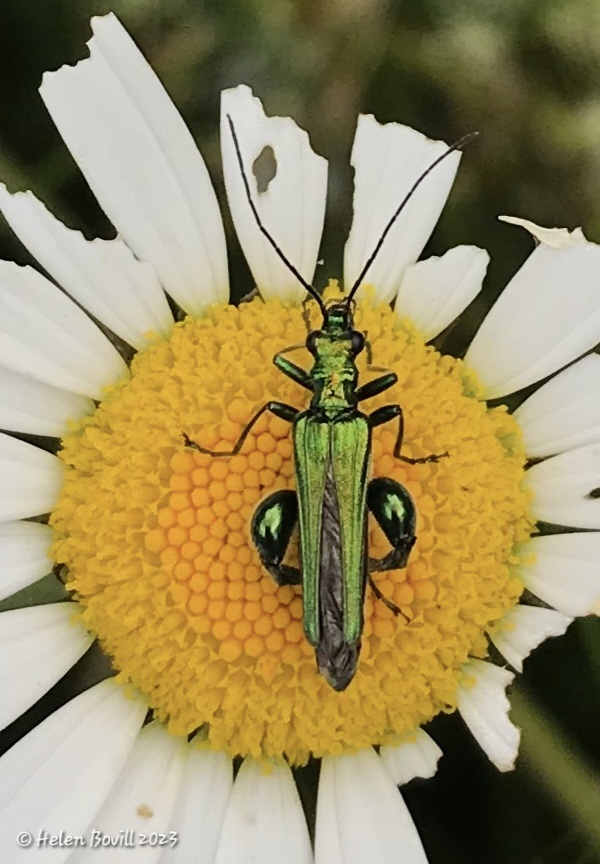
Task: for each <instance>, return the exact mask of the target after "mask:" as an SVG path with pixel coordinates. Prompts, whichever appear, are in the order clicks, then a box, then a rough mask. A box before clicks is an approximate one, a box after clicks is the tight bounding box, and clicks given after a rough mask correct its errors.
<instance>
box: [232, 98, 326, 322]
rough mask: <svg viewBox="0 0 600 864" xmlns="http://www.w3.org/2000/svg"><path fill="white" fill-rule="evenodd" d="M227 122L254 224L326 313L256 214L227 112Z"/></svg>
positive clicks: (235, 135)
mask: <svg viewBox="0 0 600 864" xmlns="http://www.w3.org/2000/svg"><path fill="white" fill-rule="evenodd" d="M227 122H228V123H229V128H230V129H231V137H232V138H233V146H234V147H235V154H236V156H237V161H238V165H239V166H240V173H241V175H242V180H243V182H244V189H245V190H246V198H247V199H248V204H249V205H250V209H251V210H252V213H253V215H254V218H255V220H256V224H257V225H258V227H259V229H260V231H261V233H262V234H263V235H264V236H265V237H266V238H267V240H268V241H269V243H270V244H271V246H272V247H273V249H274V250H275V252H276V253H277V254H278V255H279V257H280V258H281V260H282V261H283V263H284V264H285V266H286V267H287V268H288V270H289V271H290V273H293V274H294V276H295V277H296V279H297V280H298V282H300V284H301V285H302V287H303V288H305V289H306V291H308V293H309V294H310V296H311V297H312V298H313V299H314V300H316V301H317V303H318V304H319V308H320V309H321V312H322V313H323V315H325V314H326V309H325V304H324V303H323V301H322V300H321V297H320V296H319V294H318V293H317V291H316V289H315V288H314V287H313V286H312V285H311V284H310V282H307V281H306V279H305V278H304V277H303V276H302V275H301V274H300V272H299V271H298V270H297V268H296V267H294V265H293V264H292V262H291V261H289V260H288V258H287V257H286V256H285V255H284V253H283V252H282V251H281V249H280V248H279V246H278V245H277V243H276V242H275V240H274V239H273V237H272V235H271V234H270V233H269V231H267V229H266V228H265V226H264V225H263V223H262V221H261V218H260V216H259V215H258V210H257V209H256V204H255V203H254V201H253V200H252V192H251V191H250V184H249V183H248V177H247V176H246V169H245V168H244V160H243V159H242V152H241V150H240V143H239V141H238V137H237V133H236V131H235V126H234V125H233V120H232V119H231V117H230V115H229V114H227Z"/></svg>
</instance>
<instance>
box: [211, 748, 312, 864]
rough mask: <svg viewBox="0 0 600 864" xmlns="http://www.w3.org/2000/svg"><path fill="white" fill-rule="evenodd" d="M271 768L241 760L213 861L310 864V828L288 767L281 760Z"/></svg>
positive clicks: (216, 863)
mask: <svg viewBox="0 0 600 864" xmlns="http://www.w3.org/2000/svg"><path fill="white" fill-rule="evenodd" d="M269 767H270V769H271V770H270V773H265V766H264V765H262V764H261V763H260V762H259V761H256V760H254V759H245V760H244V762H243V763H242V767H241V768H240V770H239V772H238V775H237V777H236V778H235V783H234V784H233V791H232V793H231V797H230V799H229V804H228V806H227V810H226V812H225V820H224V822H223V828H222V831H221V836H220V838H219V846H218V850H217V854H216V857H215V864H233V862H235V864H267V862H269V864H270V862H277V864H279V862H285V864H311V862H312V850H311V847H310V839H309V836H308V828H307V827H306V820H305V818H304V812H303V810H302V805H301V804H300V798H299V796H298V790H297V789H296V784H295V783H294V778H293V777H292V772H291V771H290V769H289V768H288V766H287V765H286V764H285V762H283V761H279V762H276V763H272V764H271V765H270V766H267V770H268V768H269Z"/></svg>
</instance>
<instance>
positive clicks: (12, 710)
mask: <svg viewBox="0 0 600 864" xmlns="http://www.w3.org/2000/svg"><path fill="white" fill-rule="evenodd" d="M79 610H80V607H79V605H78V604H77V603H49V604H47V605H45V606H29V607H27V608H26V609H13V610H11V611H10V612H2V613H0V688H2V690H1V692H2V693H3V694H4V695H3V698H2V702H1V703H0V729H4V727H5V726H8V724H9V723H12V722H13V720H16V719H17V717H19V715H21V714H22V713H23V712H24V711H27V709H28V708H30V707H31V706H32V705H33V704H34V702H37V700H38V699H40V698H41V697H42V696H43V695H44V693H47V692H48V690H49V689H50V688H51V687H53V686H54V685H55V684H56V682H57V681H58V680H59V678H62V676H63V675H65V674H66V673H67V672H68V671H69V669H70V668H71V666H74V665H75V663H77V661H78V660H79V658H80V657H81V656H82V655H83V654H85V652H86V651H87V649H88V648H89V647H90V645H91V644H92V642H93V638H94V637H93V636H92V635H91V634H90V633H88V631H87V630H86V629H85V627H84V626H83V625H82V624H81V622H80V621H79V622H77V620H75V621H74V620H73V619H74V617H75V618H76V613H77V612H78V611H79Z"/></svg>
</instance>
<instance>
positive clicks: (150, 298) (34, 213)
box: [0, 183, 173, 349]
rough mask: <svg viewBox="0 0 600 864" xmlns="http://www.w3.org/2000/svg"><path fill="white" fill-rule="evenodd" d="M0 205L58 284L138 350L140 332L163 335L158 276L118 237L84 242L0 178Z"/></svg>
mask: <svg viewBox="0 0 600 864" xmlns="http://www.w3.org/2000/svg"><path fill="white" fill-rule="evenodd" d="M0 210H2V212H3V214H4V216H5V218H6V221H7V222H8V223H9V225H10V226H11V228H12V229H13V231H14V232H15V234H16V235H17V236H18V237H19V239H20V240H21V242H22V243H23V244H24V245H25V246H26V247H27V248H28V249H29V251H30V252H31V254H32V255H33V256H34V258H36V259H37V261H38V262H39V263H40V264H41V265H42V267H43V268H44V269H45V270H46V271H47V272H48V273H50V275H51V276H52V277H53V278H54V279H55V280H56V281H57V282H58V284H59V285H60V286H61V287H62V288H63V289H64V290H65V291H66V292H67V293H68V294H70V295H71V297H73V298H74V299H75V300H77V302H78V303H80V304H81V305H82V306H83V307H84V308H85V309H87V310H88V312H91V313H92V315H93V316H94V317H95V318H97V319H98V321H101V322H102V323H103V324H105V325H106V326H107V327H109V328H110V329H111V330H112V331H113V332H114V333H116V334H117V335H118V336H120V337H121V339H124V340H125V342H128V343H129V344H130V345H133V347H134V348H138V349H140V348H143V347H144V346H145V345H146V344H147V339H146V338H145V337H146V334H148V333H155V334H156V333H159V334H160V335H162V336H167V335H168V334H169V332H170V330H171V328H172V326H173V315H172V314H171V310H170V309H169V304H168V303H167V298H166V297H165V295H164V292H163V290H162V288H161V287H160V283H159V281H158V278H157V276H156V274H155V272H154V270H153V269H152V267H151V266H150V264H147V263H145V262H142V261H138V260H137V258H135V257H134V255H133V254H132V253H131V251H130V250H129V249H128V248H127V246H125V244H124V243H123V241H122V240H118V239H117V240H109V241H107V240H93V241H92V242H89V241H88V240H86V239H85V238H84V237H83V235H82V234H81V233H80V232H79V231H72V230H71V229H69V228H66V227H65V226H64V225H63V224H62V223H61V222H59V221H58V219H55V218H54V216H53V215H52V214H51V213H50V212H49V211H48V210H47V209H46V208H45V207H44V205H43V204H42V203H41V202H40V201H38V200H37V198H36V197H35V196H34V195H33V193H32V192H18V193H17V194H16V195H10V194H9V193H8V192H7V191H6V187H5V186H4V185H3V184H1V183H0Z"/></svg>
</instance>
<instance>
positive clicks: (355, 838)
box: [315, 748, 427, 864]
mask: <svg viewBox="0 0 600 864" xmlns="http://www.w3.org/2000/svg"><path fill="white" fill-rule="evenodd" d="M400 860H401V861H402V864H427V858H426V856H425V852H424V851H423V846H422V844H421V840H420V838H419V835H418V833H417V829H416V828H415V826H414V823H413V821H412V818H411V816H410V813H409V812H408V808H407V807H406V804H405V803H404V800H403V798H402V796H401V795H400V792H399V791H398V789H397V787H396V786H395V785H394V781H393V780H392V778H391V777H390V776H389V775H388V773H387V771H386V770H385V768H384V767H383V765H382V764H381V762H380V760H379V759H378V758H377V754H376V753H375V751H374V750H372V749H371V748H368V749H366V750H361V751H359V752H358V753H356V754H353V755H344V756H337V757H336V756H326V757H325V758H324V759H323V760H322V762H321V775H320V778H319V792H318V797H317V818H316V827H315V864H365V862H371V861H372V862H375V861H376V862H377V864H398V862H399V861H400Z"/></svg>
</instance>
